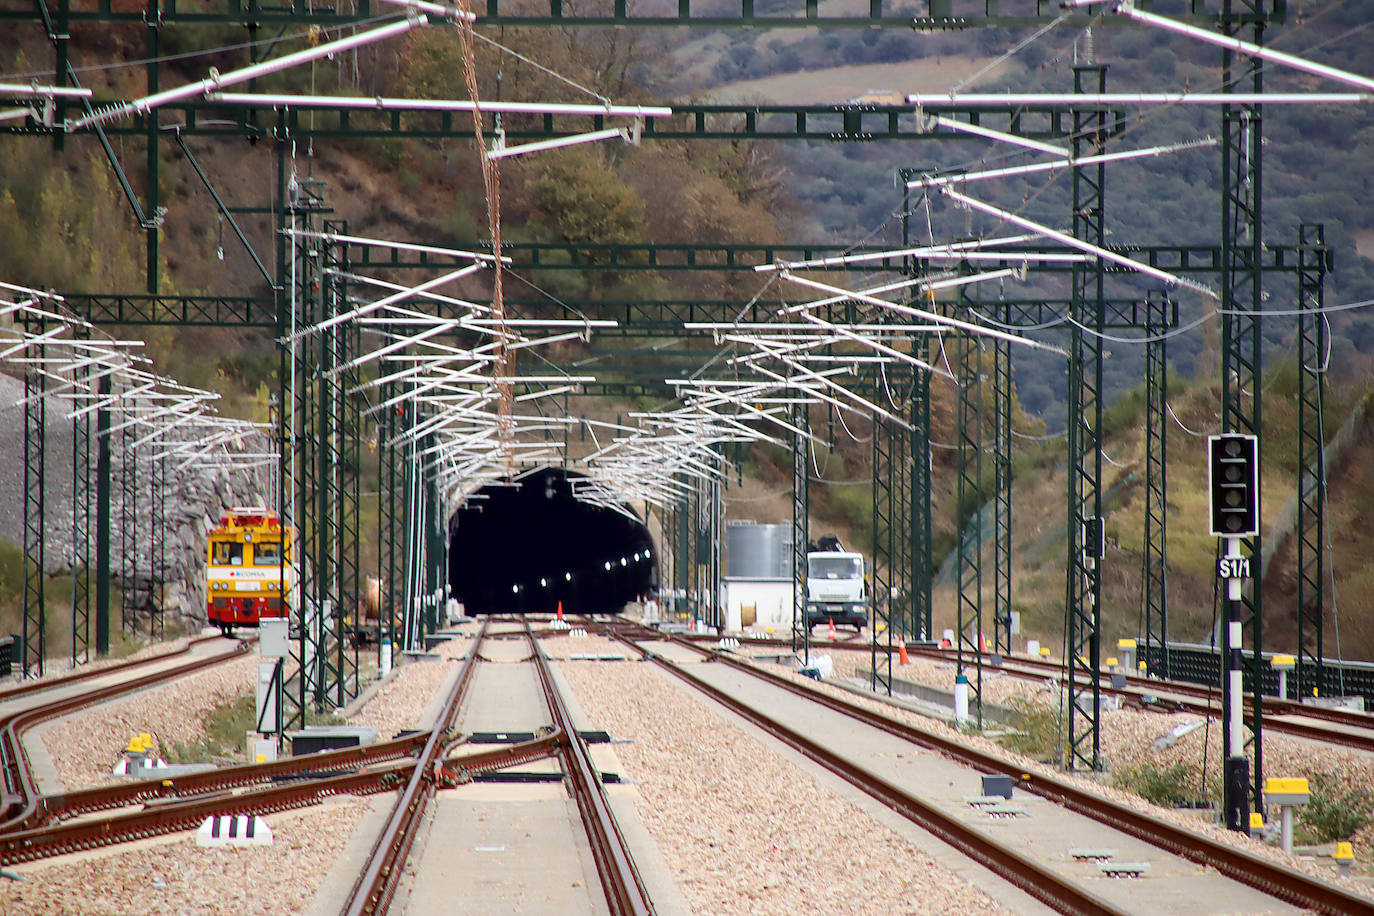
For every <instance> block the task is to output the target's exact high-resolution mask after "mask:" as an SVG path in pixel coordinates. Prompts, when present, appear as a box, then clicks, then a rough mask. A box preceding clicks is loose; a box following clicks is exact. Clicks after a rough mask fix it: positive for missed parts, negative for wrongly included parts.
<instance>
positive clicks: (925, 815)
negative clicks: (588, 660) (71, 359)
mask: <svg viewBox="0 0 1374 916" xmlns="http://www.w3.org/2000/svg"><path fill="white" fill-rule="evenodd" d="M621 641H622V642H624V643H625V644H626V645H628V646H629V647H631V648H633V649H634V650H635V651H637V652H639V653H640V654H641V655H642V656H644V658H646V659H648V660H651V661H653V662H654V663H655V664H657V665H658V666H659V667H661V668H663V669H664V670H665V671H668V672H670V673H671V674H673V675H675V676H676V677H678V678H680V679H681V680H683V681H686V682H687V683H688V684H689V685H691V686H692V688H693V689H696V690H699V691H701V692H703V693H705V694H706V695H707V696H709V697H710V698H711V699H713V700H715V701H716V702H717V703H720V704H721V705H722V706H725V707H726V708H727V709H729V710H731V711H732V712H734V713H736V714H737V715H739V716H742V717H743V718H745V719H747V720H748V721H750V722H752V723H753V724H754V725H756V726H758V727H759V728H761V729H763V730H764V731H765V732H767V733H768V734H769V735H771V736H773V737H774V738H777V739H778V740H779V741H781V742H783V743H784V744H786V745H788V746H789V747H791V748H792V749H793V750H796V751H798V752H799V753H801V754H802V755H803V756H805V757H807V758H808V759H810V760H812V761H814V762H816V763H818V764H820V765H821V766H823V767H825V768H826V769H827V770H829V771H830V772H832V773H834V774H835V775H836V776H839V777H840V778H841V779H843V780H845V781H846V782H848V783H849V784H850V785H852V786H854V787H855V788H857V789H859V790H860V791H861V792H864V793H865V794H867V795H869V796H871V797H872V798H874V799H876V800H877V801H879V802H881V803H882V804H884V805H886V806H887V807H888V808H891V809H892V810H893V811H895V812H897V813H898V814H900V815H902V816H903V817H905V818H907V819H908V820H910V821H911V822H913V823H915V824H916V825H917V826H919V827H921V828H922V829H923V830H926V831H928V832H930V833H932V834H934V835H935V836H937V837H939V838H940V839H941V840H943V841H944V842H946V843H948V844H950V845H951V846H953V847H955V848H956V849H958V850H959V851H960V852H961V853H963V854H964V855H966V856H968V857H969V858H971V859H973V860H974V861H976V862H978V863H979V864H981V865H982V866H983V867H985V868H987V869H988V870H990V871H992V872H993V873H994V874H996V875H998V876H1000V877H1001V878H1003V879H1005V880H1007V881H1009V882H1011V883H1012V884H1014V885H1016V887H1018V888H1020V889H1021V890H1022V891H1024V892H1025V893H1027V894H1029V895H1031V896H1032V897H1034V898H1035V899H1037V900H1039V901H1040V902H1041V903H1044V904H1046V905H1047V906H1050V907H1053V908H1054V909H1056V910H1058V911H1059V912H1061V913H1070V914H1083V916H1125V914H1126V913H1127V912H1128V911H1126V910H1121V909H1118V908H1117V907H1115V906H1114V905H1112V904H1111V903H1109V902H1107V901H1105V900H1102V899H1101V898H1100V897H1097V896H1095V895H1093V894H1090V893H1088V892H1087V891H1086V890H1084V889H1082V888H1081V887H1078V886H1077V885H1076V884H1074V883H1072V882H1071V881H1069V880H1068V879H1067V878H1065V877H1063V876H1061V875H1060V874H1059V873H1058V872H1056V871H1055V870H1053V869H1051V868H1048V867H1046V866H1043V865H1041V864H1040V863H1038V862H1036V861H1034V860H1032V859H1029V858H1027V857H1025V856H1022V855H1021V854H1020V853H1017V852H1015V851H1014V850H1011V849H1007V848H1004V847H1003V846H1001V845H999V844H998V843H997V842H996V841H995V840H993V839H992V838H990V837H988V836H986V835H984V834H983V833H981V832H979V831H977V830H974V829H973V828H971V827H969V826H967V825H966V824H964V823H963V822H962V821H960V820H959V819H958V818H956V817H954V816H953V815H950V814H947V813H945V812H944V811H941V810H940V809H939V808H937V807H935V806H933V805H930V804H928V803H926V802H925V801H923V800H922V799H920V798H918V797H916V796H914V795H912V794H910V793H909V792H907V791H906V790H904V789H902V788H901V787H899V786H897V785H895V784H893V783H891V782H889V781H888V780H886V779H883V778H882V777H880V776H878V775H876V774H875V773H872V772H870V771H869V770H866V769H864V768H863V767H861V766H858V765H857V764H854V763H851V762H850V761H848V760H845V759H844V758H843V757H841V756H839V755H838V754H836V753H835V752H834V751H831V750H830V749H828V748H826V747H823V746H822V745H820V744H818V743H817V742H815V741H813V740H811V739H810V738H808V737H806V736H805V735H803V734H801V733H800V732H797V731H794V730H793V729H791V728H788V727H787V726H785V725H783V724H782V723H780V722H778V721H776V720H774V719H773V718H771V717H769V716H768V715H766V714H764V713H762V712H759V711H758V710H756V709H754V708H752V707H750V706H748V705H746V704H744V703H742V702H740V701H739V700H737V699H735V698H734V697H732V696H730V695H729V694H727V693H725V692H724V691H722V690H720V689H718V688H716V687H714V686H712V685H711V684H708V683H706V682H705V681H703V680H701V679H700V678H698V677H696V676H695V675H693V674H691V673H690V672H688V671H686V670H685V669H683V668H682V667H681V666H679V665H675V664H673V663H672V662H670V661H668V660H666V659H664V658H661V657H659V656H658V655H655V654H654V653H652V652H649V651H648V650H646V649H644V648H643V647H641V646H639V645H638V644H637V643H635V642H634V641H633V639H630V638H622V639H621ZM684 645H689V646H690V643H684ZM692 648H694V649H696V651H698V652H703V654H706V655H709V656H713V657H714V656H715V653H711V652H709V651H707V650H702V649H700V648H698V647H696V646H692ZM744 667H745V670H748V667H747V666H744ZM750 673H754V672H750ZM808 696H809V694H808Z"/></svg>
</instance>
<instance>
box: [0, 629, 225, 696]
mask: <svg viewBox="0 0 1374 916" xmlns="http://www.w3.org/2000/svg"><path fill="white" fill-rule="evenodd" d="M222 639H224V637H223V636H220V635H218V634H216V635H215V636H201V637H199V638H197V639H192V640H190V641H189V642H187V643H186V645H184V646H182V647H181V648H180V649H172V650H170V651H167V652H159V653H158V654H157V655H149V656H146V657H144V658H139V659H134V660H132V661H122V662H119V663H117V664H114V665H106V666H105V667H103V668H82V669H79V670H77V671H74V672H72V673H71V674H62V675H57V676H55V677H50V678H39V679H37V680H32V681H27V682H24V683H21V684H18V685H16V686H14V687H7V688H5V689H4V690H0V703H8V702H9V701H10V700H13V699H14V698H16V697H22V696H27V695H28V694H31V693H38V692H40V691H43V690H56V689H57V688H59V687H66V686H68V685H69V684H75V683H77V682H79V681H85V680H89V679H90V678H95V677H101V676H103V675H106V674H118V673H119V672H121V671H128V670H129V669H130V668H137V667H139V666H140V665H151V664H153V663H154V662H165V661H166V660H167V659H169V658H175V657H177V656H178V655H185V654H186V653H187V652H190V651H191V650H192V649H193V648H195V647H196V646H198V645H200V644H201V643H205V642H217V641H219V640H222Z"/></svg>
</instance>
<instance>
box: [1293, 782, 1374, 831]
mask: <svg viewBox="0 0 1374 916" xmlns="http://www.w3.org/2000/svg"><path fill="white" fill-rule="evenodd" d="M1311 793H1312V795H1311V798H1310V799H1309V800H1308V802H1307V804H1306V805H1305V806H1303V807H1301V808H1299V809H1298V824H1299V826H1300V828H1301V830H1300V833H1301V834H1302V838H1303V839H1304V840H1306V841H1307V842H1312V843H1330V842H1333V841H1335V840H1348V839H1350V837H1351V836H1353V835H1354V834H1355V833H1356V832H1357V831H1359V830H1361V829H1363V828H1364V827H1367V826H1368V825H1369V824H1370V823H1371V822H1374V790H1371V789H1365V788H1351V787H1349V786H1346V785H1342V784H1340V782H1339V780H1336V779H1334V778H1332V777H1330V776H1323V775H1318V776H1314V777H1313V779H1312V784H1311Z"/></svg>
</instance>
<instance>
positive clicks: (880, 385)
mask: <svg viewBox="0 0 1374 916" xmlns="http://www.w3.org/2000/svg"><path fill="white" fill-rule="evenodd" d="M870 393H871V396H872V398H873V403H874V404H876V405H878V406H879V407H883V408H884V409H887V407H888V406H889V405H888V404H887V401H888V398H889V393H888V386H887V383H886V380H885V379H884V378H883V377H882V376H881V375H880V374H877V373H875V374H874V377H873V384H872V387H871V389H870ZM894 409H895V408H894ZM900 436H901V434H900V433H899V432H898V431H897V430H896V429H894V428H893V424H892V423H891V421H889V420H887V419H886V418H884V417H882V416H880V415H878V414H874V415H873V515H872V522H873V550H872V557H873V576H872V581H871V582H870V586H871V587H870V589H869V599H868V610H869V663H870V666H871V670H872V672H873V679H872V689H873V690H874V691H875V692H877V691H881V692H883V693H886V694H887V695H888V696H891V695H892V630H893V621H892V619H891V617H890V616H889V612H890V610H891V607H890V600H891V599H890V595H891V592H892V584H893V581H894V578H895V575H896V572H897V564H896V562H895V559H896V553H897V551H896V549H895V543H896V537H897V531H898V530H899V527H900V526H899V523H898V520H897V518H896V515H897V513H896V511H895V509H896V503H897V502H898V501H899V500H900V499H901V497H900V496H899V495H898V491H899V490H900V475H901V460H900V458H898V456H897V455H896V454H895V453H896V448H897V442H898V440H899V438H900ZM894 482H895V484H896V485H895V486H894ZM880 622H881V623H882V624H883V625H884V629H885V631H886V643H887V644H886V646H885V651H884V652H883V653H881V656H882V657H881V658H880V657H879V652H878V624H879V623H880Z"/></svg>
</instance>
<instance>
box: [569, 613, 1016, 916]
mask: <svg viewBox="0 0 1374 916" xmlns="http://www.w3.org/2000/svg"><path fill="white" fill-rule="evenodd" d="M587 643H590V645H589V646H588V651H612V647H611V646H609V645H608V644H606V643H604V642H602V641H600V640H588V641H587ZM550 654H551V655H557V654H560V653H559V650H558V649H557V648H553V647H551V650H550ZM560 670H561V672H562V673H563V675H564V676H565V677H566V678H567V681H568V683H569V684H570V685H571V686H572V688H573V689H574V691H576V693H577V695H578V701H579V702H580V703H581V705H582V708H583V709H584V711H585V712H586V713H587V715H588V717H589V718H590V719H591V721H593V722H594V723H596V726H597V727H598V728H604V729H606V730H607V731H609V732H610V733H611V734H612V736H613V737H614V738H615V739H616V740H617V741H629V742H632V743H627V744H617V745H616V746H615V750H616V755H617V757H618V758H619V759H620V761H621V762H622V764H623V765H624V770H625V773H626V774H627V775H628V776H629V777H630V778H631V779H632V780H633V781H634V782H635V784H636V787H637V789H638V791H639V797H638V799H637V801H636V810H637V811H638V813H639V817H640V819H641V820H642V821H643V823H644V825H645V827H646V828H647V829H648V831H649V833H650V834H651V835H652V836H653V837H654V838H655V840H656V841H657V842H658V845H659V847H660V849H661V850H662V851H663V855H664V858H665V859H666V860H667V862H668V864H669V866H670V868H672V869H673V872H674V880H675V881H676V882H677V884H678V885H679V887H680V888H681V889H682V892H683V895H684V896H685V897H686V899H687V901H688V903H689V904H690V905H691V907H692V909H693V911H694V912H697V913H703V914H707V913H710V914H730V913H750V914H778V916H792V914H796V913H801V912H816V913H827V912H830V913H875V914H877V913H882V914H889V913H903V912H905V913H912V912H922V913H931V912H940V911H945V910H948V911H952V912H959V913H1004V912H1007V910H1005V909H1004V908H1003V907H1001V906H1000V905H999V904H997V903H996V902H995V901H993V900H992V899H991V898H990V897H988V896H987V895H986V894H984V893H982V892H981V891H978V890H977V889H975V888H973V887H972V886H970V885H969V884H967V883H966V882H964V881H963V880H962V879H960V878H957V877H955V876H954V875H953V874H951V873H950V872H949V871H948V870H946V869H945V868H943V867H941V866H939V865H938V864H936V863H935V862H934V860H932V859H931V858H930V857H929V856H928V855H926V854H925V853H924V852H922V851H921V850H920V849H918V848H916V847H915V846H913V845H912V844H911V843H909V842H908V841H907V840H905V839H904V838H903V837H901V836H899V835H898V834H896V833H893V832H892V831H891V830H890V829H888V828H887V827H885V826H884V825H882V824H880V823H879V822H877V821H875V820H873V819H872V818H871V817H869V816H868V815H867V814H866V813H864V812H863V811H861V810H860V809H858V808H856V807H855V806H854V805H852V804H850V803H849V802H847V801H845V800H844V799H842V798H841V797H839V796H838V795H836V794H835V793H834V792H833V791H831V790H829V789H828V788H825V787H824V786H822V785H821V784H819V783H818V782H817V781H816V780H815V779H813V778H812V777H811V775H810V774H808V773H807V772H805V771H804V770H802V769H801V768H800V767H798V766H797V765H796V764H794V763H792V762H790V761H789V760H787V759H785V758H783V757H782V756H780V755H779V754H777V753H776V752H774V751H773V750H771V749H769V748H768V747H766V746H765V745H764V744H763V743H762V742H761V741H760V740H758V739H757V738H755V737H754V736H753V735H752V734H750V733H748V732H746V731H744V730H743V729H742V728H740V727H739V726H737V725H736V724H734V723H733V722H732V721H730V720H728V719H726V718H725V717H724V716H723V715H722V714H720V713H717V712H715V711H714V710H711V709H709V708H707V707H706V706H703V705H702V704H701V703H699V702H697V700H696V699H695V698H694V697H693V696H692V695H691V694H690V693H689V691H688V690H687V689H686V688H684V687H682V686H680V685H678V684H676V683H674V682H673V681H672V679H671V678H665V677H663V676H662V675H661V674H660V673H659V672H657V671H655V670H654V669H653V668H652V667H650V666H648V665H639V664H622V663H615V662H562V663H560ZM874 888H881V889H882V891H881V893H880V894H877V895H875V894H874V893H873V889H874Z"/></svg>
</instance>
